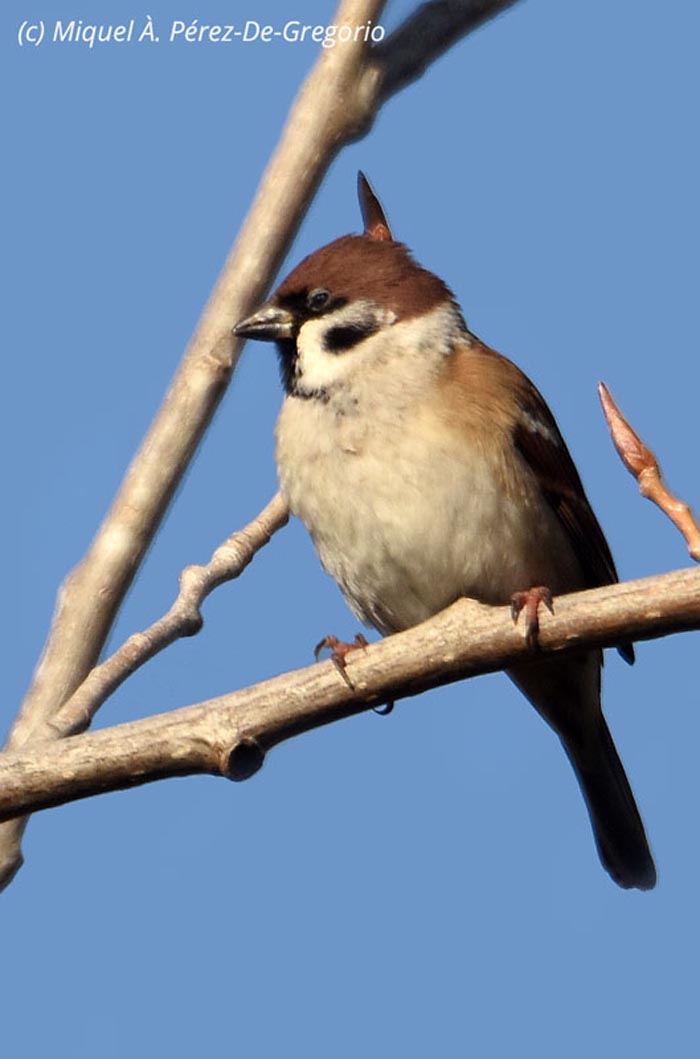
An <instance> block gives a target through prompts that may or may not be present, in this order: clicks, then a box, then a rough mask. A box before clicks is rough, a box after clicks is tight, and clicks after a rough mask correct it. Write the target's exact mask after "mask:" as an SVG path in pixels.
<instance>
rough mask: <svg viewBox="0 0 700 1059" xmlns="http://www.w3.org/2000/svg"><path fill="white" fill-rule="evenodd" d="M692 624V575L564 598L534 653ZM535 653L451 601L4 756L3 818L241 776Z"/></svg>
mask: <svg viewBox="0 0 700 1059" xmlns="http://www.w3.org/2000/svg"><path fill="white" fill-rule="evenodd" d="M697 628H700V570H698V569H695V568H693V569H691V570H680V571H677V572H675V573H672V574H663V575H661V576H657V577H652V578H646V579H645V580H642V581H628V582H625V583H623V584H616V585H606V586H605V587H604V588H597V589H593V590H591V591H587V592H579V593H575V594H573V595H568V596H560V597H558V598H557V599H556V601H555V613H554V614H549V613H547V612H543V613H542V615H541V617H540V633H539V640H538V643H539V649H540V652H541V653H542V655H543V656H544V655H546V654H547V653H550V652H559V651H566V650H572V649H573V650H578V649H581V648H583V647H592V646H609V645H613V644H616V643H619V642H620V641H624V640H627V639H635V640H639V639H650V638H653V637H657V636H663V635H666V634H668V633H671V632H679V631H682V630H688V629H697ZM523 657H528V658H530V657H532V654H531V649H530V647H529V646H528V644H527V640H526V637H525V635H524V634H523V631H522V629H521V628H520V627H518V626H516V625H515V624H514V623H513V621H512V618H511V615H510V608H508V607H487V606H485V605H484V604H481V603H477V602H475V601H474V600H466V599H464V600H459V601H458V602H457V603H454V604H453V605H452V606H451V607H448V608H447V610H444V611H443V612H442V613H441V614H438V615H436V616H435V617H434V618H431V619H430V621H427V622H424V623H423V624H422V625H418V626H416V627H415V628H413V629H409V630H408V631H407V632H403V633H399V634H397V635H396V636H391V637H389V638H388V639H386V640H383V641H381V642H379V643H375V644H372V645H371V646H369V647H367V648H359V649H358V650H357V651H353V652H352V653H351V654H349V655H348V658H347V667H348V674H349V675H350V677H351V681H350V683H351V686H348V683H347V682H346V681H345V680H343V678H342V677H341V676H340V674H339V673H338V670H337V668H336V667H335V665H334V664H333V663H332V662H322V663H320V664H319V665H315V666H309V667H308V668H306V669H300V670H297V671H296V672H293V673H286V674H283V675H282V676H279V677H274V678H273V679H271V680H266V681H264V682H263V683H261V684H257V685H255V686H253V687H249V688H244V689H242V690H240V691H235V692H232V693H231V694H229V695H224V696H222V697H221V698H217V699H212V700H211V701H209V702H204V703H199V704H198V705H196V706H188V707H185V708H183V709H178V710H173V711H171V712H170V713H164V714H159V715H157V716H154V717H149V718H147V719H145V720H142V721H135V722H132V723H130V724H124V725H118V726H116V727H114V728H107V729H103V730H102V731H100V732H88V733H86V734H84V735H78V736H74V737H72V738H69V739H66V740H63V741H62V742H61V743H60V744H59V745H56V744H52V743H45V744H41V745H38V744H33V745H31V746H28V747H27V748H26V749H25V750H23V751H21V752H19V753H14V754H5V755H2V757H0V818H2V817H9V816H11V815H12V814H13V813H17V812H22V813H24V812H30V811H32V812H33V811H34V810H36V809H43V808H47V807H49V806H51V805H58V804H61V803H63V802H68V801H73V800H75V799H76V798H85V797H88V796H90V795H93V794H98V793H100V792H102V791H108V790H117V789H121V788H126V787H133V786H136V785H138V784H142V783H149V782H152V781H154V780H158V779H163V778H166V777H169V776H174V775H185V774H190V773H212V774H218V775H223V776H227V777H229V778H232V779H244V778H247V777H248V776H250V775H252V774H253V773H254V772H255V771H257V769H258V768H259V767H260V766H261V765H262V763H263V760H264V757H265V753H266V751H267V750H268V749H269V748H270V747H272V746H274V745H276V744H277V743H280V742H282V741H283V740H285V739H288V738H290V737H292V736H295V735H299V734H300V733H302V732H306V731H309V730H310V729H312V728H316V727H318V726H319V725H323V724H329V723H330V722H332V721H336V720H338V719H339V718H342V717H348V716H350V715H352V714H356V713H360V712H362V711H363V710H367V709H370V708H372V707H375V706H377V705H378V704H380V703H383V702H387V701H398V700H399V699H402V698H405V697H406V696H409V695H415V694H417V693H419V692H421V691H425V690H426V689H428V688H431V687H435V686H437V685H440V684H446V683H449V682H452V681H456V680H462V679H464V678H466V677H470V676H476V675H477V674H479V673H487V672H492V671H494V670H497V669H502V668H504V667H507V666H509V665H512V664H513V663H515V662H516V661H517V660H519V659H522V658H523Z"/></svg>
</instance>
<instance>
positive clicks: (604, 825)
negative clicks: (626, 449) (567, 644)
mask: <svg viewBox="0 0 700 1059" xmlns="http://www.w3.org/2000/svg"><path fill="white" fill-rule="evenodd" d="M359 190H360V205H361V208H362V212H363V217H364V221H365V231H364V234H363V235H359V236H357V235H346V236H343V237H342V238H340V239H336V240H335V241H334V242H332V243H330V244H329V245H327V246H324V247H322V248H321V249H320V250H317V251H316V252H315V253H313V254H311V255H310V256H309V257H307V258H306V259H305V260H304V261H302V262H301V264H300V265H298V266H297V267H296V268H295V269H294V271H293V272H292V273H291V274H290V275H289V276H288V277H287V278H286V279H285V280H284V282H283V283H282V284H281V286H280V287H278V289H277V290H276V292H275V293H274V294H273V296H272V297H271V298H270V300H269V301H268V302H267V303H266V304H265V305H264V306H263V307H262V308H261V309H259V310H258V311H257V312H256V313H255V314H254V315H252V316H250V317H248V318H247V319H246V320H243V321H241V322H240V323H239V324H238V325H237V327H236V328H235V333H236V334H237V335H239V336H243V337H247V338H258V339H266V340H270V341H274V342H276V343H277V346H278V350H279V354H280V361H281V368H282V379H283V383H284V389H285V393H286V396H285V399H284V403H283V405H282V411H281V413H280V416H279V420H278V423H277V432H276V437H277V465H278V469H279V476H280V483H281V486H282V490H283V492H284V493H285V495H286V497H287V498H288V500H289V505H290V508H291V510H292V512H293V513H294V514H296V515H298V516H299V518H300V519H301V520H302V522H303V523H304V524H305V526H306V527H307V529H308V530H309V532H310V534H311V536H312V538H313V541H314V544H315V546H316V549H317V551H318V554H319V556H320V559H321V562H322V564H323V566H324V568H325V569H326V570H327V571H328V573H329V574H330V575H331V576H332V577H333V578H334V579H335V580H336V582H337V583H338V585H339V587H340V589H341V591H342V593H343V595H344V596H345V598H346V600H347V602H348V603H349V605H350V607H351V609H352V611H353V612H354V614H355V615H356V616H357V617H358V618H359V619H360V620H361V621H363V622H365V623H366V624H368V625H372V626H374V627H375V628H376V629H378V630H379V631H380V632H381V633H383V634H385V635H386V634H390V633H394V632H397V631H399V630H401V629H406V628H409V627H410V626H413V625H416V624H417V623H418V622H421V621H423V620H424V619H426V618H429V617H430V616H431V615H433V614H435V613H437V612H438V611H439V610H442V609H443V608H444V607H446V606H448V604H450V603H452V602H453V601H454V600H455V599H457V598H459V597H460V596H470V597H473V598H475V599H478V600H481V601H482V602H484V603H490V604H505V603H508V602H509V601H511V600H512V599H513V598H514V597H521V596H522V593H523V592H525V593H526V594H527V593H528V591H529V590H530V589H533V588H534V587H535V586H546V588H547V589H549V590H551V592H552V593H553V594H555V595H556V594H558V593H564V592H572V591H576V590H577V589H583V588H592V587H594V586H596V585H608V584H612V583H613V582H615V581H617V573H616V571H615V565H614V563H613V559H612V556H611V554H610V549H609V547H608V544H607V542H606V540H605V537H604V535H603V532H602V530H601V528H600V526H599V524H598V521H597V519H596V517H595V515H594V514H593V511H592V509H591V506H590V504H589V502H588V499H587V497H586V494H585V492H584V490H583V486H582V484H581V479H580V478H579V475H578V472H577V471H576V468H575V466H574V464H573V461H572V459H571V456H570V455H569V452H568V450H567V448H566V445H565V443H564V440H563V438H562V436H561V434H560V433H559V429H558V428H557V425H556V423H555V421H554V418H553V416H552V414H551V412H550V411H549V409H548V407H547V405H546V404H545V401H544V399H543V398H542V396H541V395H540V393H539V392H538V391H537V389H536V388H535V386H534V385H533V384H532V383H531V382H530V380H529V379H528V378H526V376H525V375H524V374H523V373H522V372H521V371H520V370H519V369H518V368H517V367H516V366H515V365H514V364H513V363H511V361H509V360H507V359H506V358H505V357H502V356H501V355H500V354H498V353H495V352H494V351H493V350H491V349H489V348H488V347H487V346H485V345H484V344H483V343H482V342H480V341H479V339H478V338H476V337H475V336H474V335H473V334H471V333H470V331H469V330H468V329H467V326H466V324H465V322H464V319H463V317H462V314H461V312H460V309H459V306H458V305H457V303H456V301H455V299H454V296H453V295H452V293H451V291H450V290H449V288H448V287H447V286H446V285H445V283H443V281H442V280H441V279H439V278H438V277H437V276H435V275H433V274H432V273H431V272H428V271H426V270H425V269H423V268H421V267H419V266H418V265H417V264H416V263H415V261H414V260H413V259H412V257H411V255H410V253H409V251H408V250H407V249H406V247H405V246H403V245H402V244H401V243H398V242H395V241H394V240H393V238H392V236H391V233H390V230H389V226H388V224H387V221H386V218H385V216H384V213H383V211H382V208H381V206H380V205H379V202H378V201H377V199H376V198H375V196H374V194H373V192H372V191H371V189H370V187H369V185H368V184H367V182H366V180H365V179H364V177H363V176H362V174H360V181H359ZM539 595H540V597H544V598H546V596H547V592H546V591H544V592H542V591H540V593H539ZM526 598H528V599H530V601H531V602H532V599H534V601H535V607H536V605H537V594H535V595H534V596H526ZM530 609H532V608H530ZM620 653H621V654H622V655H623V657H625V658H626V659H627V661H630V662H631V661H633V659H634V654H633V651H632V647H631V645H628V644H624V645H622V646H621V647H620ZM601 664H602V652H601V651H599V650H587V651H581V652H579V653H570V654H567V655H565V656H564V657H561V658H557V657H553V656H550V657H547V658H545V657H541V658H533V659H531V660H527V661H523V662H521V663H518V665H515V666H513V667H512V668H511V669H510V670H509V674H508V675H509V676H510V677H511V679H512V680H513V681H514V682H515V683H516V684H517V685H518V687H519V688H520V689H521V690H522V691H523V693H524V694H525V695H526V696H527V698H528V699H529V700H530V702H531V703H532V704H533V705H534V706H535V708H536V709H537V710H538V711H539V713H540V714H541V715H542V716H543V717H544V718H545V720H546V721H547V722H548V723H549V724H550V725H551V727H552V728H553V729H554V731H555V732H556V733H557V735H558V736H559V738H560V739H561V741H562V743H563V745H564V749H565V750H566V753H567V755H568V757H569V760H570V761H571V764H572V765H573V768H574V771H575V773H576V776H577V778H578V781H579V784H580V786H581V790H582V792H583V795H584V798H585V800H586V804H587V806H588V812H589V814H590V818H591V823H592V825H593V832H594V836H595V840H596V844H597V847H598V852H599V854H600V859H601V861H602V863H603V866H604V867H605V869H606V870H607V871H608V872H609V873H610V875H611V876H612V878H613V879H614V880H615V882H617V883H618V884H619V885H620V886H623V887H638V888H639V889H640V890H649V889H651V888H652V887H653V886H654V884H655V882H656V871H655V868H654V863H653V860H652V857H651V853H650V851H649V846H648V843H647V839H646V835H645V833H644V826H643V824H642V820H641V818H640V815H639V812H638V810H637V806H636V804H635V801H634V796H633V794H632V791H631V789H630V785H629V783H628V780H627V777H626V776H625V772H624V769H623V767H622V764H621V762H620V759H619V757H618V755H617V751H616V749H615V746H614V744H613V741H612V737H611V735H610V732H609V730H608V727H607V724H606V722H605V719H604V717H603V713H602V710H601V705H600V672H601Z"/></svg>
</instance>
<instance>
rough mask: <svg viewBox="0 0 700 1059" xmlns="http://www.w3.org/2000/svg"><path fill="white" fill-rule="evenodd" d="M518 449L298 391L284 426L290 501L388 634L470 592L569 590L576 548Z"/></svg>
mask: <svg viewBox="0 0 700 1059" xmlns="http://www.w3.org/2000/svg"><path fill="white" fill-rule="evenodd" d="M509 451H510V450H508V448H507V446H504V447H503V449H502V450H501V448H499V446H497V445H490V446H488V454H487V453H486V452H485V451H484V450H483V449H482V448H481V447H480V445H479V444H478V442H477V441H476V440H473V441H469V439H468V438H465V436H464V435H462V434H457V433H456V432H455V431H454V430H452V429H450V428H449V426H448V425H446V424H444V423H443V422H442V421H441V420H440V418H439V417H436V416H435V415H434V414H432V413H431V410H430V409H429V408H427V407H424V406H417V407H415V408H413V409H411V410H410V411H409V412H407V413H406V414H405V415H404V416H403V417H402V418H400V419H398V420H394V419H392V416H391V415H390V414H384V413H383V412H382V411H381V410H379V409H378V410H377V411H376V414H375V415H373V416H371V417H369V416H364V415H363V416H355V415H352V414H347V413H346V414H339V413H338V411H337V409H334V407H333V404H332V402H322V401H319V400H302V399H299V398H287V400H286V401H285V403H284V405H283V408H282V412H281V414H280V417H279V421H278V425H277V451H276V455H277V464H278V469H279V475H280V484H281V486H282V489H283V491H284V493H285V494H286V496H287V498H288V500H289V504H290V507H291V510H292V511H293V513H294V514H296V515H297V516H298V517H299V518H300V519H301V520H302V522H303V523H304V524H305V526H306V527H307V529H308V531H309V533H310V534H311V536H312V539H313V541H314V544H315V546H316V549H317V551H318V554H319V557H320V559H321V562H322V564H323V566H324V568H325V569H326V570H327V572H328V573H329V574H330V575H331V576H332V577H333V578H334V579H335V581H336V582H337V583H338V585H339V586H340V588H341V590H342V592H343V594H344V595H345V597H346V599H347V601H348V603H349V604H350V606H351V608H352V610H353V611H354V613H355V614H356V615H357V616H358V617H359V618H360V620H361V621H364V622H366V623H367V624H369V625H373V626H375V627H376V628H377V629H379V630H380V631H381V632H384V633H389V632H394V631H397V630H399V629H404V628H408V627H410V626H412V625H416V624H418V622H420V621H423V620H425V619H426V618H428V617H430V616H431V615H432V614H435V613H437V611H439V610H441V609H443V608H444V607H445V606H447V605H448V604H449V603H451V602H453V601H454V600H455V599H457V598H459V597H460V596H463V595H467V596H473V597H474V598H477V599H480V600H482V601H484V602H489V603H505V602H507V601H508V600H509V598H510V595H511V594H512V592H514V591H517V590H519V589H522V588H528V587H530V586H531V585H533V584H549V586H550V587H551V588H552V590H553V591H555V592H556V591H557V590H560V587H561V586H560V584H559V583H558V582H559V580H560V578H559V573H560V568H561V567H562V562H561V558H560V560H559V561H558V562H556V563H553V562H552V556H553V555H554V554H555V553H556V554H558V555H559V556H560V557H561V556H563V557H564V565H565V566H566V565H567V563H568V565H571V563H575V560H574V559H573V556H569V552H570V546H569V545H568V542H567V541H566V538H565V535H564V534H563V532H562V530H561V527H560V526H559V523H558V520H557V519H556V516H554V514H553V512H552V511H551V509H549V507H548V505H546V503H545V504H544V507H543V501H542V498H541V496H540V495H539V493H538V491H537V488H536V483H535V482H534V479H532V478H531V475H530V473H529V471H527V469H526V468H525V467H524V466H521V465H519V464H518V465H516V466H514V465H513V460H512V455H509ZM536 535H537V536H538V539H539V540H540V541H541V548H538V549H537V552H538V554H539V555H540V560H539V561H537V560H535V561H533V558H532V553H533V549H532V542H533V539H535V536H536ZM567 576H568V575H567Z"/></svg>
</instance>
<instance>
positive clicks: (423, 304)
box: [274, 235, 454, 320]
mask: <svg viewBox="0 0 700 1059" xmlns="http://www.w3.org/2000/svg"><path fill="white" fill-rule="evenodd" d="M316 287H324V288H326V289H327V290H329V291H330V292H331V294H332V295H333V297H334V298H343V299H345V300H346V301H348V302H353V301H359V300H363V299H364V300H367V301H372V302H376V303H378V304H379V305H381V306H382V307H384V308H387V309H390V310H391V311H393V312H395V313H396V315H397V318H398V319H399V320H405V319H409V318H410V317H412V316H419V315H420V314H422V313H426V312H429V311H430V310H431V309H434V308H435V307H436V306H438V305H441V304H444V303H445V302H454V295H453V294H452V292H451V290H450V289H449V287H448V286H447V285H446V284H445V283H443V282H442V280H441V279H438V277H437V276H434V275H433V273H432V272H428V271H426V269H424V268H421V267H420V265H417V264H416V263H415V261H414V260H413V258H412V257H411V255H410V252H409V251H408V249H407V248H406V247H405V246H404V245H403V243H396V242H393V241H391V242H389V241H386V242H385V241H380V240H376V239H371V238H370V237H369V236H366V235H343V236H341V238H340V239H336V240H335V242H333V243H329V244H328V245H327V246H322V247H321V249H320V250H317V251H316V252H315V253H313V254H310V255H309V257H306V258H304V260H303V261H302V262H301V263H300V264H298V265H297V267H296V268H295V269H294V271H293V272H291V273H290V274H289V275H288V276H287V278H286V279H285V280H284V282H283V283H282V284H281V286H280V287H279V288H278V289H277V291H276V293H275V296H274V297H275V301H283V300H284V299H285V298H290V297H292V296H294V295H297V294H300V293H302V292H304V291H306V292H308V291H312V290H314V288H316Z"/></svg>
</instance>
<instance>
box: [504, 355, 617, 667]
mask: <svg viewBox="0 0 700 1059" xmlns="http://www.w3.org/2000/svg"><path fill="white" fill-rule="evenodd" d="M488 352H489V353H490V354H491V355H492V356H494V357H496V358H498V360H499V361H500V362H501V365H502V367H503V368H504V369H505V370H506V371H507V373H508V374H509V375H510V382H511V385H512V386H513V387H514V388H515V390H516V392H517V394H518V413H517V415H516V418H515V420H514V423H513V440H514V443H515V445H516V447H517V449H518V450H519V452H520V454H521V455H522V457H523V459H524V460H525V461H526V463H527V464H528V465H529V466H530V467H531V468H532V470H533V471H534V473H535V475H536V477H537V480H538V481H539V482H540V485H541V489H542V493H543V495H544V496H545V498H546V499H547V502H548V503H549V504H550V505H551V507H552V509H553V510H554V511H555V512H556V514H557V516H558V518H559V520H560V521H561V524H562V526H563V527H564V529H565V530H566V532H567V534H568V537H569V540H570V541H571V544H572V546H573V549H574V551H575V553H576V556H577V558H578V561H579V563H580V564H581V569H582V570H583V575H584V578H585V584H586V587H587V588H597V587H598V586H600V585H612V584H615V583H616V582H617V581H618V580H619V579H618V576H617V570H616V569H615V562H614V560H613V557H612V554H611V552H610V548H609V546H608V542H607V540H606V539H605V534H604V533H603V531H602V529H601V528H600V524H599V522H598V519H597V518H596V517H595V515H594V513H593V509H592V507H591V505H590V503H589V501H588V497H587V496H586V493H585V490H584V488H583V484H582V482H581V478H580V477H579V473H578V471H577V470H576V467H575V465H574V461H573V460H572V458H571V456H570V454H569V450H568V449H567V447H566V442H565V441H564V439H563V437H562V436H561V433H560V431H559V428H558V426H557V424H556V422H555V420H554V416H553V415H552V413H551V412H550V410H549V408H548V407H547V403H546V401H545V400H544V398H543V397H542V395H541V394H540V392H539V391H538V390H537V388H536V387H535V386H534V385H533V384H532V383H531V382H530V380H529V379H528V378H527V377H526V376H525V375H524V374H523V373H522V372H521V371H520V369H519V368H517V367H516V366H515V365H514V364H513V363H512V361H509V360H507V358H505V357H501V355H500V354H498V353H495V352H494V351H492V350H489V351H488ZM618 650H619V651H620V654H621V655H622V657H623V658H624V659H625V661H627V662H629V663H630V664H631V663H632V662H634V650H633V648H632V645H631V644H621V645H620V646H619V648H618Z"/></svg>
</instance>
